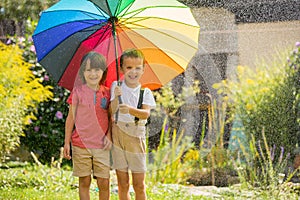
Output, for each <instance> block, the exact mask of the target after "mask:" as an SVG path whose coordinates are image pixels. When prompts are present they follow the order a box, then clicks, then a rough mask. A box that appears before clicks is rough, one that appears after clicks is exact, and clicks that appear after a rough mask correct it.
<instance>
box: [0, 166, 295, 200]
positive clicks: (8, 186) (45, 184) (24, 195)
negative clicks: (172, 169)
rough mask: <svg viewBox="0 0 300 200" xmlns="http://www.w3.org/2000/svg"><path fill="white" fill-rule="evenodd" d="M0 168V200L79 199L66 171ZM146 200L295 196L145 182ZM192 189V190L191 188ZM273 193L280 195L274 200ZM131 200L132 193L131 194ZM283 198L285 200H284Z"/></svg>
mask: <svg viewBox="0 0 300 200" xmlns="http://www.w3.org/2000/svg"><path fill="white" fill-rule="evenodd" d="M0 167H1V165H0ZM8 167H9V168H0V199H1V200H2V199H3V200H69V199H70V200H71V199H72V200H74V199H79V198H78V179H77V178H74V177H73V176H72V172H71V170H70V169H69V168H67V169H58V168H54V167H52V168H51V167H48V166H44V165H40V166H38V165H36V164H33V165H32V164H26V165H20V166H17V165H14V166H8ZM111 184H112V187H111V188H112V190H111V200H117V199H118V195H117V193H116V192H115V189H116V187H117V185H116V177H115V174H113V173H112V177H111ZM146 185H147V197H148V200H169V199H172V200H211V199H224V200H227V199H228V200H229V199H230V200H231V199H242V200H243V199H244V200H246V199H263V200H269V199H280V200H281V199H292V200H294V199H295V200H298V196H299V189H298V192H295V193H294V192H291V190H286V191H284V190H282V189H278V191H277V190H276V191H273V190H272V191H268V190H264V191H263V190H260V189H259V188H252V189H242V188H241V187H239V186H235V187H229V188H224V189H221V190H218V191H216V192H213V191H212V189H207V190H206V192H210V193H212V192H213V194H214V195H217V196H218V197H205V196H192V195H191V194H190V193H188V192H187V190H186V187H182V186H181V185H178V184H160V183H156V182H151V181H149V179H147V182H146ZM191 187H192V186H191ZM96 189H97V188H96V181H95V180H93V182H92V185H91V190H90V194H91V200H97V199H98V192H97V191H96ZM274 192H280V193H281V194H280V195H276V197H277V198H274ZM131 196H132V199H134V193H131ZM285 197H286V198H285Z"/></svg>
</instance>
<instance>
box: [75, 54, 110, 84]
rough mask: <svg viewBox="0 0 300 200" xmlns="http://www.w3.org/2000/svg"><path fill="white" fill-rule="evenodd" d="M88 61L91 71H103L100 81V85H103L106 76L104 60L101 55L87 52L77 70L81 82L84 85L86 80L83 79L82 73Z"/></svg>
mask: <svg viewBox="0 0 300 200" xmlns="http://www.w3.org/2000/svg"><path fill="white" fill-rule="evenodd" d="M88 60H90V61H91V69H101V70H102V71H103V74H102V78H101V80H100V84H103V83H104V81H105V80H106V76H107V64H106V59H105V57H104V56H103V55H102V54H99V53H97V52H95V51H90V52H88V53H87V54H85V55H84V56H83V57H82V59H81V64H80V69H79V76H80V79H81V81H82V82H83V83H86V80H85V78H84V71H85V69H86V63H87V61H88Z"/></svg>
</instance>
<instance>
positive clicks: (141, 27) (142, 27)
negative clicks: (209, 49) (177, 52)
mask: <svg viewBox="0 0 300 200" xmlns="http://www.w3.org/2000/svg"><path fill="white" fill-rule="evenodd" d="M132 24H134V25H136V26H137V27H140V28H139V29H149V30H152V31H154V32H157V33H160V34H162V35H165V36H168V37H170V38H173V39H175V40H177V41H180V42H181V43H183V44H186V45H187V46H190V47H192V48H195V47H194V46H192V45H190V44H188V43H187V42H185V41H183V40H179V39H178V38H176V37H174V36H171V35H169V34H167V33H164V32H162V31H159V30H157V29H153V28H150V27H146V26H142V25H140V24H135V23H132ZM124 26H125V27H126V25H124ZM136 29H137V28H136ZM130 30H132V31H134V29H130ZM153 45H154V44H153ZM155 46H156V45H155ZM195 49H196V48H195Z"/></svg>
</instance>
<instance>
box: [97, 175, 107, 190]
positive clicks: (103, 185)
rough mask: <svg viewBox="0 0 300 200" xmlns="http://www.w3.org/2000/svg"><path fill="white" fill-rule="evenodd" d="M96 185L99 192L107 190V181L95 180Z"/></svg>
mask: <svg viewBox="0 0 300 200" xmlns="http://www.w3.org/2000/svg"><path fill="white" fill-rule="evenodd" d="M97 184H98V187H99V189H100V190H102V191H107V190H109V179H103V178H97Z"/></svg>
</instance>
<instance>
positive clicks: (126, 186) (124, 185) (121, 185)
mask: <svg viewBox="0 0 300 200" xmlns="http://www.w3.org/2000/svg"><path fill="white" fill-rule="evenodd" d="M118 186H119V188H120V189H122V190H129V187H130V185H129V183H128V182H122V183H119V184H118Z"/></svg>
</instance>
